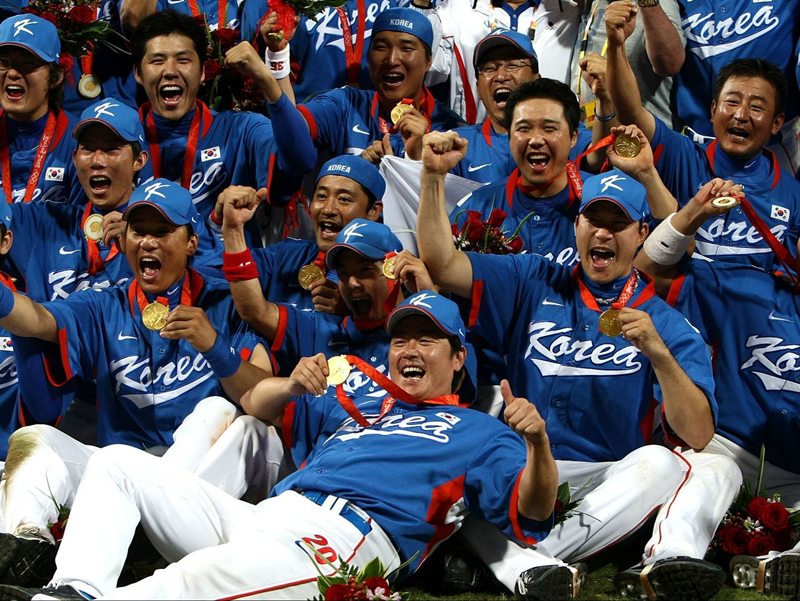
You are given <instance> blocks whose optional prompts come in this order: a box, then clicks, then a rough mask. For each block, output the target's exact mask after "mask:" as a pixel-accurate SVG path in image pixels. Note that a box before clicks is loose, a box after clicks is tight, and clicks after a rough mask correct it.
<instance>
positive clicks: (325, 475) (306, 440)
mask: <svg viewBox="0 0 800 601" xmlns="http://www.w3.org/2000/svg"><path fill="white" fill-rule="evenodd" d="M383 396H385V395H383ZM381 400H382V397H381V398H380V399H376V398H374V397H372V396H362V397H356V398H354V399H353V401H354V403H355V404H356V406H357V407H358V408H359V410H360V412H361V413H362V414H363V415H364V417H365V418H367V419H368V420H369V421H373V420H375V419H376V417H377V412H378V411H380V409H381V404H382V403H381ZM282 432H283V436H284V438H285V439H286V442H287V445H288V446H289V447H290V448H291V452H292V457H293V458H294V460H295V462H296V464H297V465H301V464H302V463H303V462H306V465H305V467H304V468H303V469H300V470H298V471H297V472H295V473H294V474H292V475H290V476H288V477H287V478H285V479H284V480H282V481H281V482H279V483H278V485H277V486H276V487H275V490H274V491H273V494H280V493H281V492H283V491H286V490H313V491H320V492H324V493H328V494H333V495H336V496H340V497H343V498H345V499H348V500H350V501H352V502H354V503H355V504H356V505H358V506H359V507H360V508H361V509H363V510H364V511H366V512H367V513H368V514H369V515H370V516H371V517H373V518H374V519H375V520H376V521H377V522H378V524H379V525H380V526H381V528H383V530H384V531H385V532H386V534H388V536H389V537H390V538H391V539H392V542H393V543H394V545H395V546H396V548H397V549H398V551H399V554H400V558H401V559H402V560H403V561H411V565H410V566H408V567H407V568H406V569H405V570H404V571H403V573H402V574H401V576H404V575H407V574H408V573H410V572H412V571H413V570H415V569H416V568H417V567H418V566H419V564H420V563H421V562H422V561H423V560H424V559H425V558H426V557H427V556H428V555H429V554H430V552H431V551H432V550H433V548H434V547H435V546H436V545H437V544H438V543H440V542H442V541H443V540H444V539H446V538H447V537H449V536H450V535H451V534H453V532H455V530H456V528H457V522H459V521H460V520H461V519H462V518H463V515H464V511H463V510H464V509H467V510H469V512H470V513H471V514H472V515H474V516H475V517H476V518H477V519H480V520H485V521H488V522H491V523H493V524H495V525H497V526H498V527H499V528H500V529H501V530H502V531H503V532H505V533H506V534H507V535H508V536H512V537H515V538H517V539H519V540H521V541H524V542H529V543H532V542H534V541H535V540H541V539H542V538H544V536H546V535H547V533H548V532H549V530H550V528H551V526H552V520H547V521H544V522H539V521H535V520H529V519H527V518H525V517H524V516H520V515H519V514H518V513H517V511H516V499H517V494H518V492H517V491H518V486H519V484H518V483H519V475H520V473H521V471H522V469H523V468H524V466H525V456H526V454H525V443H524V442H523V441H522V438H521V437H520V436H519V435H517V434H516V433H515V432H514V431H513V430H511V428H509V427H508V426H505V425H504V424H502V423H501V422H500V421H498V420H495V419H493V418H491V417H489V416H487V415H485V414H483V413H480V412H478V411H475V410H473V409H467V408H463V407H457V406H452V405H425V406H419V405H408V404H405V403H403V402H397V403H396V404H395V405H394V407H393V408H392V410H391V411H389V413H388V414H387V415H386V416H385V417H384V418H383V419H381V420H380V421H379V422H378V423H377V424H376V425H373V426H371V427H370V428H368V429H365V428H363V427H362V426H360V425H358V424H357V423H356V422H354V421H353V419H352V418H350V416H349V415H348V414H347V413H346V412H345V410H344V409H343V408H342V407H341V405H340V404H339V403H338V402H337V400H336V396H335V395H333V394H326V395H324V396H321V397H314V396H311V395H304V396H300V397H296V398H295V399H293V401H292V402H291V403H290V404H289V406H287V408H286V410H285V411H284V424H283V428H282ZM432 457H436V458H437V460H436V461H431V458H432ZM398 459H399V460H398ZM383 467H390V468H391V475H389V474H387V475H386V477H384V478H381V477H378V476H379V474H377V473H376V472H375V470H376V469H379V468H383ZM390 481H391V482H394V483H398V482H402V483H403V485H402V486H392V485H389V482H390ZM387 485H388V486H389V488H391V489H392V490H391V494H387ZM415 554H417V555H416V557H415Z"/></svg>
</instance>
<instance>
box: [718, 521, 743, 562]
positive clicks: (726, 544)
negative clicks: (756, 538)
mask: <svg viewBox="0 0 800 601" xmlns="http://www.w3.org/2000/svg"><path fill="white" fill-rule="evenodd" d="M717 537H718V538H719V540H720V544H721V545H722V550H723V551H725V552H726V553H731V554H732V555H742V554H743V553H745V552H746V551H747V545H748V543H749V542H750V537H749V536H748V535H747V532H745V531H744V529H743V528H742V527H741V526H737V525H735V524H726V525H725V526H722V528H720V529H719V531H718V532H717Z"/></svg>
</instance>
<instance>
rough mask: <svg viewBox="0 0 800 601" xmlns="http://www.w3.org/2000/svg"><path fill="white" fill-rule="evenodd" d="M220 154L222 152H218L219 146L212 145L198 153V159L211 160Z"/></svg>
mask: <svg viewBox="0 0 800 601" xmlns="http://www.w3.org/2000/svg"><path fill="white" fill-rule="evenodd" d="M221 156H222V152H220V149H219V146H214V147H212V148H206V149H205V150H203V151H202V152H201V153H200V160H201V161H202V162H204V163H205V162H206V161H213V160H214V159H218V158H220V157H221Z"/></svg>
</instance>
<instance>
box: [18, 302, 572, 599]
mask: <svg viewBox="0 0 800 601" xmlns="http://www.w3.org/2000/svg"><path fill="white" fill-rule="evenodd" d="M387 329H388V331H389V332H390V335H391V336H392V342H391V346H390V349H391V350H390V359H389V361H390V372H391V378H392V379H391V381H389V380H388V379H387V378H385V377H384V376H380V375H379V374H376V375H373V377H374V378H375V380H376V383H378V385H379V386H381V387H388V388H390V389H391V390H392V393H391V394H390V393H388V392H386V393H384V395H383V396H382V398H383V402H382V403H380V405H381V406H380V407H379V406H378V405H376V398H375V397H371V396H366V397H364V396H354V397H349V396H347V395H343V394H339V395H338V399H337V394H334V393H333V392H328V393H326V392H325V389H326V388H327V384H326V377H327V376H328V375H330V370H329V368H328V366H327V364H326V362H325V359H324V357H323V356H322V355H316V356H314V357H310V358H306V359H304V360H303V362H302V363H301V364H300V365H299V366H298V367H297V369H295V370H294V371H293V372H292V375H291V376H290V377H289V378H272V379H270V380H267V381H264V382H262V383H261V384H260V385H259V386H257V387H256V388H255V389H254V390H253V391H251V392H250V393H248V395H246V396H245V397H244V398H243V406H244V407H245V408H246V409H247V411H248V412H250V413H251V414H252V415H255V416H257V417H260V418H262V419H268V420H270V421H272V422H273V423H275V424H280V423H282V424H283V427H284V430H283V432H284V434H285V436H286V438H287V441H289V440H290V441H291V449H292V453H293V455H294V457H295V459H296V460H298V461H302V460H306V466H305V468H304V469H302V470H300V471H298V472H296V473H295V474H294V475H292V476H289V477H288V478H286V479H285V480H283V481H282V482H281V483H280V485H279V486H278V487H276V490H275V493H276V494H275V496H273V497H272V498H270V499H267V500H266V501H264V502H262V503H261V504H259V505H257V506H253V505H250V504H247V503H243V502H241V501H236V500H234V499H231V498H230V497H228V496H226V495H224V494H220V492H219V491H218V490H216V489H214V488H213V487H210V486H207V485H206V483H205V482H202V481H201V480H199V479H196V478H194V477H193V476H191V475H189V474H187V473H186V472H185V471H181V470H175V469H172V467H171V466H169V465H167V464H166V463H164V462H158V461H151V460H150V459H151V458H150V457H148V456H147V455H146V454H143V453H140V452H138V451H135V450H133V449H123V448H120V447H117V448H110V449H103V450H101V451H99V452H98V453H97V454H96V456H95V457H94V458H93V459H92V461H91V465H90V467H89V469H88V471H87V480H86V481H84V483H83V484H82V486H81V491H80V493H79V496H80V498H79V499H78V500H76V503H75V506H74V508H73V512H72V516H71V518H70V519H71V520H72V523H71V526H70V529H69V530H68V532H67V534H66V537H65V538H64V540H63V541H62V546H61V552H60V555H59V558H58V564H59V571H58V573H57V574H56V576H55V578H58V579H59V580H60V582H59V583H58V584H55V583H54V585H53V588H50V589H46V594H49V595H52V596H54V597H58V596H59V595H62V594H65V593H74V592H75V591H81V592H84V593H88V594H89V595H93V596H94V595H98V596H99V595H102V596H105V597H107V598H137V599H158V598H171V599H189V598H247V597H250V598H281V599H286V598H296V599H305V598H308V597H310V596H313V595H314V594H316V592H317V587H316V578H317V575H318V574H319V572H318V570H321V571H322V572H323V573H325V574H330V573H331V570H330V569H329V568H328V566H327V564H325V563H324V560H322V559H318V560H315V557H325V558H326V559H327V560H329V561H331V562H332V563H333V564H334V565H336V564H338V563H339V559H340V558H341V559H344V560H346V561H348V562H349V563H351V564H353V565H357V566H359V565H360V566H363V565H365V564H366V562H367V561H369V560H371V559H373V558H376V557H377V558H378V559H379V560H380V561H381V562H382V563H383V564H384V565H385V566H386V567H387V568H388V569H389V570H393V569H396V568H399V567H400V565H401V563H402V562H405V561H408V562H409V563H408V565H406V566H405V567H404V568H403V569H402V570H401V571H400V574H399V575H398V576H399V577H405V576H407V575H408V574H409V573H411V572H413V571H414V570H415V569H416V568H417V567H418V566H419V564H420V563H422V562H423V561H424V560H425V558H426V557H427V556H428V555H429V553H430V552H431V551H432V550H433V549H434V548H435V547H436V545H437V544H438V543H439V542H441V541H442V540H445V539H446V538H448V537H449V536H450V535H451V534H452V533H453V532H454V531H455V530H456V529H457V528H458V526H459V523H460V522H461V519H462V518H463V516H464V510H469V511H470V513H472V514H475V515H479V516H481V517H482V518H484V519H486V520H488V521H490V522H492V523H494V524H497V526H498V527H499V528H502V529H503V530H504V531H505V532H507V533H508V535H509V536H514V537H516V538H517V539H519V540H521V541H526V542H531V541H532V540H534V539H540V538H542V537H543V536H544V535H545V534H546V533H547V531H548V530H549V528H550V525H551V523H552V522H551V520H552V507H553V503H554V500H555V489H556V483H557V474H556V470H555V464H554V462H553V459H552V457H551V455H550V451H549V448H548V439H547V433H546V432H545V430H544V424H543V422H542V420H541V418H539V416H538V414H537V413H536V410H535V408H534V407H533V406H532V405H530V403H528V402H527V401H526V400H525V399H521V398H514V397H513V394H512V393H511V391H510V389H509V388H508V387H507V386H506V388H505V393H506V397H507V400H508V402H509V408H508V413H507V419H508V422H509V424H510V425H511V428H509V427H507V426H505V425H504V424H502V423H501V422H499V421H498V420H495V419H493V418H491V417H489V416H487V415H485V414H482V413H480V412H478V411H473V410H470V409H468V408H464V407H462V406H460V405H459V404H458V400H457V397H456V396H455V395H454V394H453V390H454V388H457V387H458V381H459V380H460V378H461V372H462V371H463V370H464V369H467V370H468V369H472V368H474V362H472V363H471V365H470V363H469V355H468V354H467V352H468V351H467V350H466V349H465V347H464V344H465V339H464V331H465V329H464V324H463V322H462V321H461V319H460V317H459V316H458V309H457V307H456V306H455V305H454V304H453V303H452V302H450V301H448V300H446V299H444V298H442V297H440V296H438V295H437V294H435V293H431V292H428V291H425V292H420V293H418V294H416V295H414V296H412V297H410V298H409V299H408V300H406V301H405V302H404V303H403V304H401V305H400V306H399V307H398V308H397V309H396V310H395V311H394V312H393V314H392V316H391V317H390V319H389V320H388V322H387ZM465 362H467V363H466V364H467V367H466V368H465V367H464V366H465ZM321 393H322V396H315V395H320V394H321ZM377 400H380V398H378V399H377ZM340 403H344V405H342V404H340ZM345 407H347V408H348V409H347V410H346V409H345ZM512 428H513V430H512ZM515 431H516V432H515ZM520 435H522V436H520ZM387 441H388V442H389V443H390V444H387ZM390 470H391V472H392V473H393V474H395V475H396V480H397V481H402V482H403V483H404V485H403V486H401V487H398V486H391V485H388V486H387V482H386V481H384V479H382V478H380V477H376V475H377V474H383V473H388V472H389V471H390ZM405 472H407V473H405ZM404 474H405V475H404ZM112 511H113V512H114V514H115V515H116V518H114V519H112V520H105V519H104V518H103V516H104V515H110V512H112ZM140 519H141V522H142V524H143V526H144V528H145V529H146V530H147V531H148V532H150V533H151V538H152V540H153V541H154V544H155V545H156V546H157V547H158V548H160V549H162V550H163V552H164V554H165V555H166V556H167V557H168V558H169V559H171V560H174V561H176V563H175V564H173V565H172V566H170V567H169V568H168V569H166V570H160V571H158V572H156V573H155V574H154V575H153V576H152V577H150V578H146V579H144V580H141V581H140V582H138V583H135V584H133V585H130V586H129V587H124V588H121V589H117V590H114V586H115V584H116V578H117V575H118V573H119V569H120V568H121V567H122V561H123V560H124V555H125V549H126V548H127V544H128V542H129V539H130V536H131V534H132V533H133V530H134V528H135V526H136V523H137V522H138V521H139V520H140ZM218 526H221V528H220V527H218ZM100 529H102V530H103V532H104V537H105V538H106V540H110V539H111V538H113V539H114V542H113V543H110V544H109V545H108V546H107V547H106V548H105V549H104V550H103V552H102V553H98V551H99V547H98V546H97V545H94V544H91V543H90V541H93V540H96V538H95V537H94V534H95V533H99V532H100ZM312 548H313V549H314V551H315V552H316V553H318V554H319V555H315V554H314V553H312V551H311V549H312ZM317 564H319V565H317ZM33 592H34V591H30V593H33ZM6 593H7V594H9V593H10V589H8V588H7V589H6ZM14 594H24V592H20V591H17V592H15V593H14ZM28 596H30V595H28Z"/></svg>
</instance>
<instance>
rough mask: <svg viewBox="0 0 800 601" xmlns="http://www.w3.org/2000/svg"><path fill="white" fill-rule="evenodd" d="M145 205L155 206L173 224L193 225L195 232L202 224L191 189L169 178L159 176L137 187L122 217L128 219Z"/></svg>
mask: <svg viewBox="0 0 800 601" xmlns="http://www.w3.org/2000/svg"><path fill="white" fill-rule="evenodd" d="M143 206H148V207H153V208H154V209H156V210H157V211H158V212H159V213H161V214H162V215H163V216H164V219H166V220H167V221H169V222H170V223H171V224H172V225H176V226H181V225H189V226H191V228H192V231H193V232H194V233H195V234H196V233H197V228H198V227H199V226H200V215H199V214H198V213H197V209H196V208H195V206H194V202H193V201H192V195H191V194H190V193H189V190H187V189H186V188H183V187H181V186H179V185H178V184H176V183H174V182H171V181H169V180H167V179H164V178H159V179H157V180H153V181H152V182H148V183H147V184H143V185H141V186H139V187H138V188H136V189H135V190H134V191H133V192H132V193H131V199H130V203H129V204H128V208H127V209H125V212H124V213H123V214H122V218H123V219H125V220H126V221H127V220H128V218H129V217H130V214H131V212H133V210H134V209H136V208H138V207H143Z"/></svg>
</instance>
